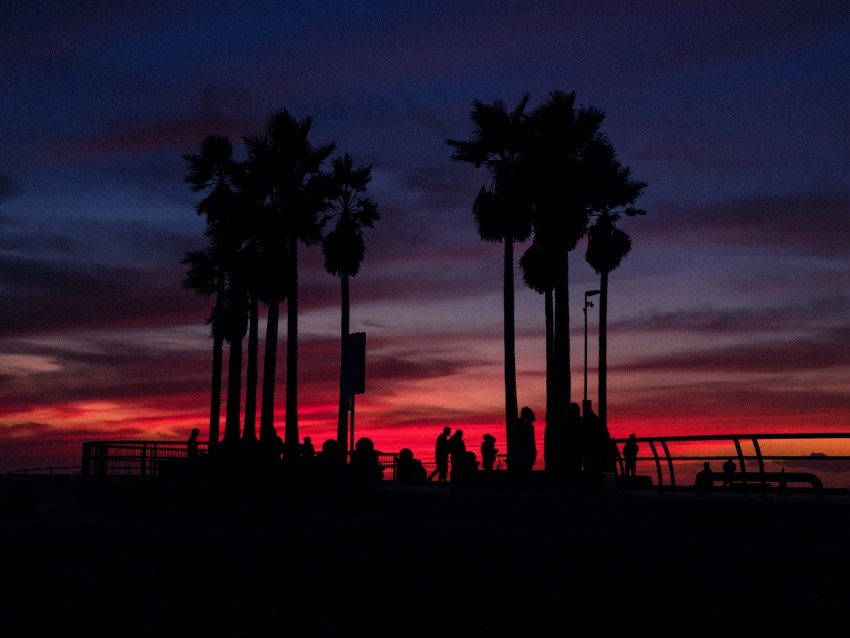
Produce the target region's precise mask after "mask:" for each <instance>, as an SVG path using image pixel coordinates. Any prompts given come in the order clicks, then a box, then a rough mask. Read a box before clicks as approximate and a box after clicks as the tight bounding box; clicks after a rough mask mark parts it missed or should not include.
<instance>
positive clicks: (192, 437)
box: [186, 428, 201, 461]
mask: <svg viewBox="0 0 850 638" xmlns="http://www.w3.org/2000/svg"><path fill="white" fill-rule="evenodd" d="M200 433H201V431H200V430H199V429H198V428H192V432H191V433H190V434H189V440H188V442H187V443H186V457H187V458H188V459H189V460H191V461H194V460H195V459H197V458H198V435H199V434H200Z"/></svg>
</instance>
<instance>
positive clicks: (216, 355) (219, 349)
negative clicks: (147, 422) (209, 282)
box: [209, 274, 225, 449]
mask: <svg viewBox="0 0 850 638" xmlns="http://www.w3.org/2000/svg"><path fill="white" fill-rule="evenodd" d="M224 283H225V282H224V275H223V274H219V276H218V279H217V281H216V294H215V310H214V311H213V322H212V333H213V361H212V388H211V391H210V435H209V446H210V449H214V448H215V447H216V446H217V445H218V439H219V427H220V424H221V381H222V379H221V377H222V369H223V367H224V337H223V336H222V328H221V325H220V322H221V315H222V312H223V308H224Z"/></svg>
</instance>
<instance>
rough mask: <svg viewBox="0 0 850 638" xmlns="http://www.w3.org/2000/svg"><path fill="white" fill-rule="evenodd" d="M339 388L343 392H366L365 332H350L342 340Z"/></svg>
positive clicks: (349, 393) (350, 393)
mask: <svg viewBox="0 0 850 638" xmlns="http://www.w3.org/2000/svg"><path fill="white" fill-rule="evenodd" d="M340 388H341V390H342V393H343V394H347V395H353V394H364V393H365V392H366V333H365V332H352V333H351V334H348V335H346V337H345V339H344V340H343V342H342V378H341V384H340Z"/></svg>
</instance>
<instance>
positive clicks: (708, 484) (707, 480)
mask: <svg viewBox="0 0 850 638" xmlns="http://www.w3.org/2000/svg"><path fill="white" fill-rule="evenodd" d="M713 486H714V470H712V469H711V463H709V462H708V461H706V462H705V463H703V464H702V469H701V470H700V471H699V472H697V475H696V479H695V480H694V491H696V492H697V493H698V494H702V493H703V492H709V491H711V488H712V487H713Z"/></svg>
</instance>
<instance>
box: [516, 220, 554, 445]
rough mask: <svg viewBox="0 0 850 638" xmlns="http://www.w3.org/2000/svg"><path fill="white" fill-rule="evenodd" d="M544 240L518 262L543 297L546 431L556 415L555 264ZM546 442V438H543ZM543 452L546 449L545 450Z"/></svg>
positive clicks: (537, 237)
mask: <svg viewBox="0 0 850 638" xmlns="http://www.w3.org/2000/svg"><path fill="white" fill-rule="evenodd" d="M547 239H548V238H546V237H543V236H541V235H538V234H535V236H534V241H533V242H532V243H531V245H530V246H529V247H528V248H527V249H526V251H525V252H524V253H523V254H522V257H520V259H519V266H520V270H521V271H522V280H523V282H524V283H525V285H526V286H528V287H529V288H531V289H532V290H534V291H535V292H538V293H540V294H542V295H543V309H544V314H545V317H546V322H545V325H546V415H547V416H546V428H547V430H548V429H549V423H550V417H549V415H550V414H554V413H555V405H554V403H555V396H556V387H555V384H554V376H553V371H554V354H555V352H554V345H555V322H554V308H555V301H554V291H555V270H556V268H555V264H554V263H553V257H554V255H555V253H554V251H552V250H549V249H547V247H546V243H547ZM544 440H545V438H544ZM544 451H545V448H544Z"/></svg>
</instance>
